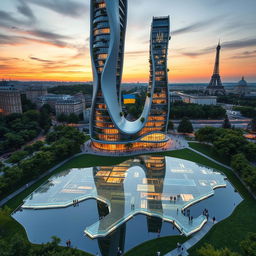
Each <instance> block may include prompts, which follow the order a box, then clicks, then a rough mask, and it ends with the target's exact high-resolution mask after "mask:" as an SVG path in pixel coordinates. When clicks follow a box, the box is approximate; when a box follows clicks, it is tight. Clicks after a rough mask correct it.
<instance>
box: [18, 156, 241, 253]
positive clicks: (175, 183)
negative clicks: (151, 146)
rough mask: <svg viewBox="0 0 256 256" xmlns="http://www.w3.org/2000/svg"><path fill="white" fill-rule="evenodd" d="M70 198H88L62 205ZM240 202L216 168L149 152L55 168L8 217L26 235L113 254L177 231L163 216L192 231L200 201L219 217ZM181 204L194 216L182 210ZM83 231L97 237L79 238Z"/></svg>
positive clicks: (200, 219) (196, 224)
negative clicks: (85, 165)
mask: <svg viewBox="0 0 256 256" xmlns="http://www.w3.org/2000/svg"><path fill="white" fill-rule="evenodd" d="M226 184H227V188H224V189H218V190H216V191H215V196H213V197H210V196H211V195H213V194H214V190H213V189H214V188H217V187H223V186H226ZM208 197H210V198H208ZM91 198H95V199H97V202H95V201H92V200H89V199H91ZM206 198H208V199H206ZM73 200H79V201H83V200H87V201H85V202H83V203H80V204H79V207H67V208H63V207H66V206H68V205H72V204H73ZM201 200H203V201H201ZM227 200H228V202H227ZM199 201H200V203H197V202H199ZM240 201H241V197H240V196H239V195H238V194H237V193H234V190H233V188H232V186H231V185H230V184H229V182H227V181H225V177H224V176H223V175H221V174H220V173H218V172H215V171H214V170H212V169H209V168H207V167H205V166H199V165H197V164H195V163H193V162H190V161H185V160H181V159H176V158H170V157H163V156H149V155H148V156H139V157H136V158H134V159H130V160H128V161H125V162H123V163H121V164H119V165H116V166H103V167H92V168H84V169H71V170H68V171H65V172H63V173H60V174H58V175H55V176H53V177H51V178H50V179H49V181H48V182H46V183H45V184H43V185H42V186H41V187H39V188H38V189H37V190H36V191H35V192H34V193H32V195H31V196H29V197H28V198H27V199H26V200H25V201H24V205H23V206H22V207H23V209H24V211H23V212H18V213H16V214H14V217H15V218H16V219H17V220H18V221H19V222H20V223H21V224H23V225H24V226H25V228H26V230H27V233H28V236H29V238H30V240H31V241H32V242H35V243H41V242H46V241H48V240H49V238H50V236H52V235H57V236H59V237H61V238H62V239H63V241H64V243H65V241H66V239H71V240H72V241H73V243H75V246H77V247H78V248H81V249H84V250H86V251H89V252H92V253H96V252H101V255H104V256H110V255H111V256H113V255H116V254H117V250H118V249H119V250H121V251H122V252H124V251H126V250H128V249H129V248H132V247H134V246H135V245H137V244H139V243H141V242H143V241H146V240H149V239H152V238H155V237H158V236H163V235H171V234H178V231H177V230H176V228H174V229H173V228H172V224H168V223H167V222H170V223H174V224H175V226H176V227H178V229H179V230H180V231H182V232H183V233H184V234H186V235H188V234H191V233H193V232H195V231H197V230H198V229H200V228H201V226H202V225H203V224H204V222H205V221H206V217H205V216H203V215H202V209H204V208H206V206H207V209H209V211H210V212H211V213H212V212H214V214H215V216H216V217H217V219H218V220H221V219H223V218H226V217H227V216H229V214H230V213H231V212H232V211H233V209H234V207H235V205H237V204H238V203H239V202H240ZM195 203H197V204H195ZM234 203H235V205H234ZM193 204H195V205H193ZM86 205H87V206H86ZM190 205H193V206H192V207H190ZM219 205H220V206H223V207H219ZM61 207H62V208H61ZM187 207H190V211H191V216H192V215H193V221H192V222H191V221H189V218H188V216H185V215H184V214H182V213H181V211H183V210H184V209H185V208H187ZM60 208H61V209H60ZM216 208H217V209H218V210H216ZM221 208H223V209H221ZM31 209H46V210H40V211H33V210H31ZM141 213H142V214H144V215H140V214H141ZM137 214H139V215H137ZM134 216H136V217H134ZM49 219H52V220H53V221H51V222H50V221H49ZM74 220H75V221H74ZM163 220H164V221H167V222H163ZM70 222H71V223H70ZM42 223H44V225H43V224H42ZM42 229H43V231H42ZM135 229H136V230H139V232H134V230H135ZM53 230H54V231H53ZM83 230H85V233H86V234H87V235H88V236H90V237H91V238H97V239H95V240H91V239H89V238H85V237H83V236H82V232H83ZM67 232H68V234H69V235H68V237H67V236H66V234H67ZM47 239H48V240H47ZM95 243H96V244H95Z"/></svg>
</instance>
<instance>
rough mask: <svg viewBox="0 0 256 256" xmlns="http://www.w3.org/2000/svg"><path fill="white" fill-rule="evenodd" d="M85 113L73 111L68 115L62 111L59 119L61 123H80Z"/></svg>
mask: <svg viewBox="0 0 256 256" xmlns="http://www.w3.org/2000/svg"><path fill="white" fill-rule="evenodd" d="M82 118H83V114H82V115H80V116H78V115H76V114H74V113H71V114H70V115H66V114H64V113H61V114H59V115H58V116H57V120H58V122H60V123H69V124H78V123H79V121H80V120H82Z"/></svg>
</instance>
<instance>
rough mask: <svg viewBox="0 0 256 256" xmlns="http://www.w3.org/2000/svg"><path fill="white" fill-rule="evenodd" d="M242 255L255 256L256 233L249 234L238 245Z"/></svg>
mask: <svg viewBox="0 0 256 256" xmlns="http://www.w3.org/2000/svg"><path fill="white" fill-rule="evenodd" d="M240 246H241V248H242V251H243V253H244V255H246V256H256V233H249V234H248V236H247V238H246V239H245V240H244V241H242V242H241V244H240Z"/></svg>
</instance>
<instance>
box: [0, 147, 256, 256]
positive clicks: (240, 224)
mask: <svg viewBox="0 0 256 256" xmlns="http://www.w3.org/2000/svg"><path fill="white" fill-rule="evenodd" d="M204 153H209V151H208V152H205V151H204ZM157 155H159V154H157ZM162 155H165V156H171V157H177V158H181V159H185V160H190V161H193V162H196V163H199V164H203V165H206V166H209V167H211V168H215V169H218V170H220V171H222V172H223V173H225V175H226V176H227V177H228V179H229V180H230V181H231V182H232V184H233V185H234V187H235V188H236V189H237V190H238V192H239V193H240V194H241V195H242V196H243V198H244V201H243V202H242V203H241V204H240V205H239V206H238V207H237V208H236V209H235V211H234V213H233V214H232V216H231V217H229V218H228V219H226V220H224V221H222V222H220V223H218V224H216V225H215V226H214V227H213V228H212V230H211V231H210V232H209V233H208V234H207V235H206V236H205V237H204V238H203V239H202V240H201V241H200V242H199V243H198V244H197V245H196V246H195V247H193V248H191V250H190V251H189V252H190V255H192V256H197V255H198V254H197V249H198V248H200V247H201V246H202V245H204V244H205V243H210V244H212V245H214V246H215V247H216V248H222V247H228V248H231V249H232V250H233V251H237V252H241V249H240V246H239V244H240V242H241V241H242V240H244V239H245V237H246V235H247V234H248V233H249V232H256V227H255V225H254V224H255V219H256V204H255V200H254V199H253V198H252V197H251V195H250V194H249V193H248V191H247V190H246V188H245V187H244V186H243V185H242V183H241V182H240V181H239V180H238V178H237V177H236V176H235V175H234V174H233V173H232V171H230V170H229V169H226V168H224V167H222V166H221V165H218V164H216V163H214V162H212V161H210V160H208V159H207V158H205V157H203V156H201V155H199V154H197V153H195V152H193V151H191V150H189V149H184V150H179V151H172V152H164V153H162ZM210 156H211V155H210ZM128 158H130V157H111V158H110V157H102V156H94V155H82V156H79V157H76V158H74V159H73V160H71V161H69V162H68V163H66V164H64V165H63V166H61V167H60V168H58V169H56V170H55V172H54V173H57V172H60V171H62V170H65V169H70V168H75V167H77V168H79V167H91V166H99V165H104V166H106V165H114V164H118V163H121V162H123V161H125V160H126V159H128ZM51 175H52V174H51ZM48 178H49V177H45V178H44V179H42V180H40V181H39V182H38V183H36V184H34V185H33V186H32V187H30V188H28V189H27V190H26V191H24V192H22V193H21V194H19V195H18V196H17V197H15V198H14V199H12V200H10V201H9V202H8V203H7V207H9V211H8V210H5V211H4V210H1V213H0V219H1V221H0V231H1V233H0V234H1V235H2V241H10V239H11V237H12V236H13V234H15V233H19V234H21V236H22V238H23V239H24V240H25V241H26V242H27V237H26V233H25V230H24V228H23V227H22V226H21V225H20V224H19V223H17V222H16V221H14V220H13V219H12V218H11V217H10V213H11V212H12V211H13V210H15V209H16V208H17V207H18V206H19V205H20V204H21V203H22V200H23V199H24V198H25V197H26V196H28V195H29V194H30V193H31V192H32V191H34V190H35V189H36V188H37V187H38V186H39V185H40V184H42V183H43V182H45V180H47V179H48ZM186 239H188V238H185V237H182V236H178V237H177V236H172V237H163V238H158V239H155V240H151V241H148V242H145V243H143V244H141V245H139V246H137V247H136V248H134V249H132V250H130V251H128V252H127V253H126V254H125V255H128V256H132V255H134V256H135V255H136V256H137V255H141V256H147V255H154V253H155V252H156V251H161V252H162V253H166V252H168V251H170V250H172V249H174V248H175V247H176V245H177V242H180V243H181V242H183V241H185V240H186ZM36 247H41V246H39V245H37V246H36ZM79 252H80V251H79ZM81 255H86V253H83V252H81Z"/></svg>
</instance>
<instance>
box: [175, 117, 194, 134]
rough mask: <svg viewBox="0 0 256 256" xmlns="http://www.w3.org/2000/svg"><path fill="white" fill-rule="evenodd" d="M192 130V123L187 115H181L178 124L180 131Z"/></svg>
mask: <svg viewBox="0 0 256 256" xmlns="http://www.w3.org/2000/svg"><path fill="white" fill-rule="evenodd" d="M193 131H194V129H193V125H192V123H191V122H190V120H189V119H188V118H187V117H183V118H182V120H181V121H180V123H179V126H178V132H180V133H192V132H193Z"/></svg>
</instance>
